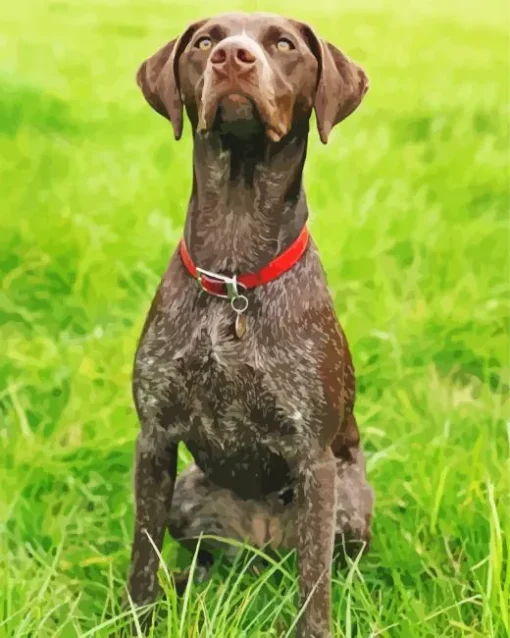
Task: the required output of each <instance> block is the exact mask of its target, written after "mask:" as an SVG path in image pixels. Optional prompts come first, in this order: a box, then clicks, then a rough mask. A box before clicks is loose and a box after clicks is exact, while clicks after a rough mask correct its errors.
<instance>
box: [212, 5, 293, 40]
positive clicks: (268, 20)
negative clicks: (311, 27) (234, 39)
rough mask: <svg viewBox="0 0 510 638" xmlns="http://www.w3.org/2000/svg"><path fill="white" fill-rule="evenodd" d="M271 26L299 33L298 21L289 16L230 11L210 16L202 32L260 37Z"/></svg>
mask: <svg viewBox="0 0 510 638" xmlns="http://www.w3.org/2000/svg"><path fill="white" fill-rule="evenodd" d="M270 28H277V29H281V30H282V31H288V32H289V31H290V32H293V33H294V34H296V35H299V34H298V29H297V23H296V22H295V21H293V20H290V19H289V18H285V17H283V16H280V15H277V14H276V13H263V12H256V13H244V12H240V11H239V12H230V13H222V14H220V15H217V16H214V17H211V18H208V19H207V20H206V22H205V23H204V24H203V25H202V26H201V28H200V32H206V31H211V30H213V31H220V32H224V33H225V35H228V36H230V35H238V34H241V33H247V34H248V35H251V36H252V37H255V38H256V37H258V36H260V35H262V34H263V33H264V32H265V31H267V30H268V29H270Z"/></svg>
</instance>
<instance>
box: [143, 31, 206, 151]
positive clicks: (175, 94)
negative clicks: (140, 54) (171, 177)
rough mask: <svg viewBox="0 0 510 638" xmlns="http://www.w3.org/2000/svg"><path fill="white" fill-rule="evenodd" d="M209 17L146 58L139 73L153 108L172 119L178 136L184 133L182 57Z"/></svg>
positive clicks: (146, 95) (146, 96) (176, 136)
mask: <svg viewBox="0 0 510 638" xmlns="http://www.w3.org/2000/svg"><path fill="white" fill-rule="evenodd" d="M204 22H205V20H201V21H200V22H195V23H193V24H191V25H190V26H189V27H188V28H187V29H186V30H185V31H184V33H183V34H182V35H181V36H180V37H179V38H175V40H172V41H171V42H168V44H165V46H164V47H162V48H161V49H159V51H156V53H155V54H154V55H153V56H151V57H150V58H148V59H147V60H145V61H144V62H143V63H142V65H141V66H140V68H139V69H138V72H137V74H136V82H137V84H138V86H139V87H140V89H141V90H142V93H143V95H144V97H145V99H146V100H147V102H148V103H149V104H150V105H151V106H152V108H153V109H154V110H155V111H157V112H158V113H159V114H160V115H163V117H166V118H167V119H168V120H170V122H171V123H172V126H173V129H174V135H175V139H176V140H178V139H180V137H181V135H182V100H181V96H180V89H179V58H180V56H181V54H182V52H183V51H184V49H185V48H186V46H187V44H188V42H189V41H190V39H191V37H192V36H193V34H194V33H195V31H196V30H197V29H199V28H200V27H201V26H202V24H204Z"/></svg>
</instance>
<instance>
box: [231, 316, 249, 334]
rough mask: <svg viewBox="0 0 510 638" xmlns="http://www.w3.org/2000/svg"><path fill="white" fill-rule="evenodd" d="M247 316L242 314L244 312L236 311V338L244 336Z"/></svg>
mask: <svg viewBox="0 0 510 638" xmlns="http://www.w3.org/2000/svg"><path fill="white" fill-rule="evenodd" d="M247 319H248V317H247V316H246V315H245V314H244V312H238V313H237V314H236V322H235V324H234V328H235V332H236V337H237V338H238V339H242V338H243V337H244V333H245V332H246V322H247Z"/></svg>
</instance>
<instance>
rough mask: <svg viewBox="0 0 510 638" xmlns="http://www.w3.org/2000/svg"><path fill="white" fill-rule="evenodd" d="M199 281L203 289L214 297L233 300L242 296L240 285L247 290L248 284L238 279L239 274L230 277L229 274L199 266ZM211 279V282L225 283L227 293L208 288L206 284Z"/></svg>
mask: <svg viewBox="0 0 510 638" xmlns="http://www.w3.org/2000/svg"><path fill="white" fill-rule="evenodd" d="M196 270H197V281H198V285H199V286H200V288H201V289H202V290H204V291H205V292H207V293H208V294H209V295H212V296H213V297H219V298H220V299H229V300H230V302H232V301H233V300H235V299H238V298H239V297H241V296H242V294H241V293H240V292H239V289H238V286H240V287H241V288H242V289H243V291H246V286H245V285H244V284H242V283H241V282H240V281H237V275H233V276H232V277H229V276H228V275H220V274H219V273H216V272H211V271H210V270H204V269H203V268H199V267H198V266H197V268H196ZM207 281H209V282H210V283H211V284H213V285H214V284H216V285H218V284H223V285H224V286H225V288H226V291H227V292H226V294H222V293H221V292H215V291H214V290H212V288H208V287H206V285H205V282H207Z"/></svg>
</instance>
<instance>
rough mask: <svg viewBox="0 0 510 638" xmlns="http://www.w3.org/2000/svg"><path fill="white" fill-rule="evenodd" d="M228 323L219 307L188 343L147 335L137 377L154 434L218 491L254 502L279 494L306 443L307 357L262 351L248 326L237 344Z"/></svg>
mask: <svg viewBox="0 0 510 638" xmlns="http://www.w3.org/2000/svg"><path fill="white" fill-rule="evenodd" d="M234 320H235V316H234V315H233V313H232V312H231V311H230V309H229V308H228V307H227V308H225V306H221V305H220V306H219V307H218V308H217V309H214V310H213V311H209V312H208V313H207V315H205V316H204V318H203V320H202V321H201V322H197V323H196V324H195V326H194V327H193V329H192V330H190V331H188V334H187V335H186V338H183V337H182V335H180V334H179V336H178V338H177V336H175V335H174V338H173V339H172V338H169V335H168V334H167V335H166V338H165V339H162V338H160V339H159V340H158V339H156V338H155V336H154V335H152V336H151V334H150V331H149V333H148V335H147V336H146V339H145V342H144V343H143V344H142V345H141V348H140V351H139V355H138V358H137V368H138V371H137V374H138V376H141V377H144V378H145V379H147V380H148V382H146V383H145V384H144V387H145V392H149V393H150V394H151V397H150V402H151V403H152V404H157V405H158V406H160V407H159V414H160V415H161V423H160V427H162V428H164V429H166V430H167V431H168V432H169V433H170V434H171V435H172V436H173V437H175V438H178V439H180V440H182V441H184V443H186V445H187V446H188V447H189V449H190V451H191V452H192V454H193V456H194V457H195V460H196V462H197V464H198V465H199V466H200V467H201V468H202V469H203V470H204V472H206V473H207V474H208V475H209V476H210V477H211V478H212V479H213V480H214V481H215V482H216V483H218V484H220V485H230V484H231V483H234V484H235V487H236V488H238V491H239V490H241V491H242V490H243V489H244V491H245V494H244V495H245V496H247V497H249V496H253V497H254V498H255V497H257V496H260V494H262V493H268V492H271V491H276V490H277V489H280V488H281V487H282V486H283V484H284V483H285V481H286V480H287V475H288V469H289V464H291V463H292V460H293V458H294V457H295V456H296V455H297V452H298V450H299V449H300V448H302V446H303V445H305V443H306V440H307V438H308V436H309V411H310V405H311V403H312V402H313V397H312V396H311V395H312V393H313V392H314V389H315V384H314V370H313V357H311V356H307V353H306V349H304V350H303V351H300V349H299V347H296V344H292V343H288V344H287V343H281V342H280V343H275V344H273V345H272V347H268V346H263V345H261V342H260V341H261V340H260V339H259V338H258V336H257V334H258V333H257V327H256V326H254V325H253V322H250V321H248V327H247V332H246V334H245V336H244V337H243V339H241V340H239V339H237V338H236V337H235V334H234ZM315 391H316V390H315ZM243 486H244V487H243ZM252 492H253V493H252Z"/></svg>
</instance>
